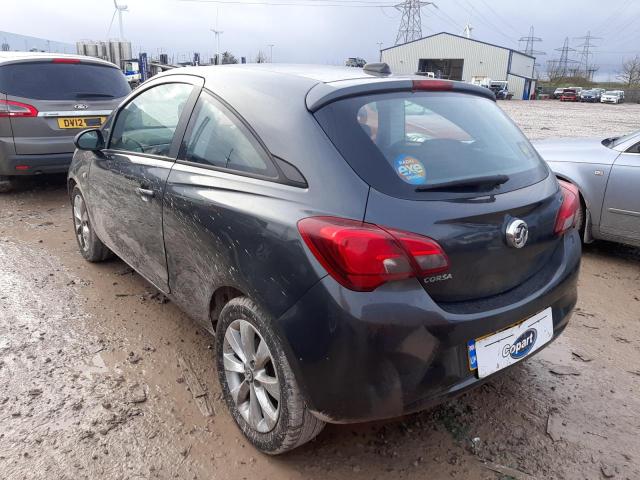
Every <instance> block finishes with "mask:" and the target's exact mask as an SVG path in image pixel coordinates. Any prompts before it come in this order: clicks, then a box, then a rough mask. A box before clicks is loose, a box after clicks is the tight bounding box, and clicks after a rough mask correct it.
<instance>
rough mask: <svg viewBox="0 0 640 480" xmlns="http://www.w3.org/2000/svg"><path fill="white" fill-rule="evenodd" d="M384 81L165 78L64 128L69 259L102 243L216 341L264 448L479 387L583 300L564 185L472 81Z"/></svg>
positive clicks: (327, 71) (361, 73)
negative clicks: (69, 153)
mask: <svg viewBox="0 0 640 480" xmlns="http://www.w3.org/2000/svg"><path fill="white" fill-rule="evenodd" d="M388 71H389V70H388V67H387V66H386V65H384V64H377V65H375V66H367V67H365V69H364V70H363V69H354V68H341V67H322V66H319V67H301V66H287V65H273V64H269V65H268V66H264V65H234V66H216V67H193V68H182V69H176V70H172V71H170V72H167V73H165V74H161V75H158V76H156V77H154V78H152V79H151V80H149V81H147V82H146V83H145V84H143V85H142V86H140V87H139V88H138V89H136V90H135V91H134V92H132V94H131V95H130V96H129V97H128V98H127V99H126V100H125V101H124V102H123V103H122V104H121V105H120V107H119V108H118V109H117V110H116V111H115V112H114V113H113V115H112V116H111V118H110V122H109V123H108V124H107V125H106V126H103V127H102V128H94V129H89V130H87V131H85V132H83V133H81V134H79V135H78V137H77V138H76V144H77V147H78V150H77V152H76V154H75V155H74V159H73V163H72V165H71V168H70V171H69V191H70V195H71V201H72V206H73V219H74V228H75V232H76V237H77V241H78V245H79V249H80V252H81V254H82V255H83V256H84V258H85V259H87V260H88V261H91V262H95V261H100V260H104V259H106V258H107V257H109V256H110V255H111V252H113V253H115V254H116V255H118V256H119V257H120V258H122V259H123V260H124V261H125V262H127V263H128V264H129V265H131V266H132V267H133V268H134V269H136V270H137V271H138V272H139V273H140V274H141V275H142V276H143V277H145V278H146V279H147V280H149V281H150V282H151V283H152V284H153V285H155V286H156V287H157V288H158V289H159V290H161V291H162V292H163V293H164V294H165V295H167V296H168V297H169V298H171V299H172V300H173V301H174V302H175V303H176V304H178V305H179V306H180V307H181V308H182V309H184V310H185V311H186V312H187V313H188V314H189V315H190V316H191V317H193V318H194V319H196V320H197V321H199V322H200V323H201V324H202V325H203V327H204V328H206V329H208V330H209V331H210V332H211V333H213V334H214V335H215V338H216V349H215V352H216V353H215V355H216V364H217V369H218V377H219V381H220V384H221V388H222V393H223V396H224V399H225V401H226V404H227V406H228V407H229V410H230V412H231V415H232V416H233V418H234V420H235V421H236V423H237V424H238V426H239V428H240V429H241V431H242V432H243V433H244V434H245V435H246V437H247V438H248V439H249V441H250V442H252V443H253V445H255V446H256V447H257V448H258V449H260V450H262V451H264V452H267V453H271V454H275V453H281V452H284V451H286V450H289V449H292V448H294V447H296V446H298V445H301V444H303V443H304V442H306V441H308V440H310V439H311V438H313V437H314V436H315V435H317V434H318V432H320V430H322V427H323V425H324V423H325V422H337V423H350V422H363V421H368V420H373V419H383V418H389V417H395V416H399V415H403V414H406V413H408V412H413V411H417V410H421V409H424V408H426V407H427V406H429V405H433V404H434V403H437V402H441V401H444V400H445V399H448V398H451V397H452V396H454V395H458V394H460V393H462V392H464V391H466V390H468V389H469V388H472V387H476V386H478V385H480V384H481V383H482V382H484V381H485V380H486V379H487V378H490V377H491V376H492V375H493V374H494V373H497V372H500V371H503V370H504V369H505V368H508V367H510V366H511V365H513V364H515V363H516V362H518V361H520V360H521V359H524V358H527V357H528V356H530V355H531V354H532V353H533V352H535V351H538V350H539V349H540V348H543V347H545V346H546V345H548V344H549V342H551V341H552V340H554V339H555V338H556V337H557V336H558V335H559V334H560V333H561V332H562V331H563V330H564V328H565V327H566V325H567V322H568V320H569V315H570V312H571V310H572V308H573V307H574V305H575V303H576V281H577V276H578V269H579V265H580V254H581V244H580V238H579V236H578V233H577V231H576V230H575V228H573V225H574V221H575V215H576V212H577V207H578V201H577V200H578V197H577V191H575V189H574V187H573V186H571V185H570V184H559V183H558V181H557V180H556V178H555V176H554V175H553V174H552V173H551V171H550V170H549V168H548V166H547V165H546V164H545V163H544V162H543V161H542V160H541V159H540V157H539V156H538V154H537V153H536V151H535V150H534V149H533V147H532V146H531V145H530V143H529V142H528V141H527V139H526V137H525V136H524V135H523V134H522V133H521V132H520V130H518V128H517V127H516V126H515V125H514V124H513V123H512V122H511V121H510V120H509V118H508V117H507V116H506V115H505V114H504V113H503V112H502V110H501V109H500V108H499V107H498V106H497V105H496V103H495V101H494V96H493V94H492V93H491V92H490V91H489V90H487V89H486V88H482V87H477V86H473V85H469V84H466V83H462V82H451V81H446V80H437V79H425V78H424V77H420V76H406V77H403V76H388V75H386V73H387V72H388ZM274 119H275V120H274ZM522 374H523V375H526V371H523V372H522Z"/></svg>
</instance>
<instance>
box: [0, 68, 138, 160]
mask: <svg viewBox="0 0 640 480" xmlns="http://www.w3.org/2000/svg"><path fill="white" fill-rule="evenodd" d="M130 90H131V89H130V87H129V84H128V83H127V81H126V78H125V77H124V75H123V74H122V72H121V71H120V70H119V69H117V68H116V67H115V66H109V65H108V64H103V63H95V62H93V61H91V60H76V59H70V58H62V59H51V58H47V59H42V60H29V61H22V62H15V63H7V64H3V65H1V66H0V92H3V93H4V94H6V101H7V102H6V104H5V108H10V109H11V111H12V112H14V114H13V115H11V116H10V117H9V118H10V121H11V127H12V130H13V137H14V143H15V150H16V153H17V154H23V155H33V154H55V153H68V152H73V150H74V146H73V137H74V136H75V134H76V133H78V131H80V130H82V129H84V128H90V127H94V126H100V125H101V124H102V123H104V121H105V120H106V117H107V116H108V115H109V114H110V112H111V111H112V110H113V109H114V108H115V107H116V106H117V105H118V103H119V102H120V101H121V100H122V98H123V97H124V96H126V95H127V94H128V93H129V92H130Z"/></svg>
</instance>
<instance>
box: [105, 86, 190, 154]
mask: <svg viewBox="0 0 640 480" xmlns="http://www.w3.org/2000/svg"><path fill="white" fill-rule="evenodd" d="M192 90H193V86H192V85H189V84H186V83H167V84H162V85H158V86H156V87H153V88H150V89H149V90H145V91H144V92H142V93H141V94H140V95H138V96H137V97H135V98H134V99H133V100H132V101H131V102H129V103H128V104H127V105H126V106H125V107H124V108H123V109H122V110H121V111H120V113H119V114H118V117H117V118H116V122H115V125H114V126H113V135H112V137H111V144H110V148H112V149H114V150H125V151H128V152H140V153H148V154H152V155H162V156H168V155H169V150H170V148H171V142H172V141H173V135H174V134H175V131H176V127H177V126H178V121H179V120H180V115H181V114H182V109H183V108H184V105H185V103H187V99H188V98H189V95H190V94H191V91H192Z"/></svg>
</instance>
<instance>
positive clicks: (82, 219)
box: [71, 186, 113, 262]
mask: <svg viewBox="0 0 640 480" xmlns="http://www.w3.org/2000/svg"><path fill="white" fill-rule="evenodd" d="M71 213H72V215H73V230H74V233H75V237H76V241H77V242H78V247H79V248H80V253H81V254H82V256H83V257H84V259H85V260H87V261H89V262H102V261H104V260H107V259H108V258H110V257H111V256H112V255H113V254H112V253H111V250H109V249H108V248H107V247H106V246H105V244H104V243H102V241H101V240H100V239H99V238H98V236H97V235H96V232H95V231H94V230H93V227H92V226H91V220H90V219H89V212H88V210H87V203H86V202H85V200H84V197H83V195H82V193H81V192H80V189H79V188H78V187H77V186H76V187H74V188H73V191H72V192H71Z"/></svg>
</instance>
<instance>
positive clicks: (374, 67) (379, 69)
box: [363, 62, 391, 75]
mask: <svg viewBox="0 0 640 480" xmlns="http://www.w3.org/2000/svg"><path fill="white" fill-rule="evenodd" d="M363 70H364V71H365V72H367V73H370V74H372V75H391V68H389V65H387V64H386V63H384V62H378V63H367V64H365V66H364V68H363Z"/></svg>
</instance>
